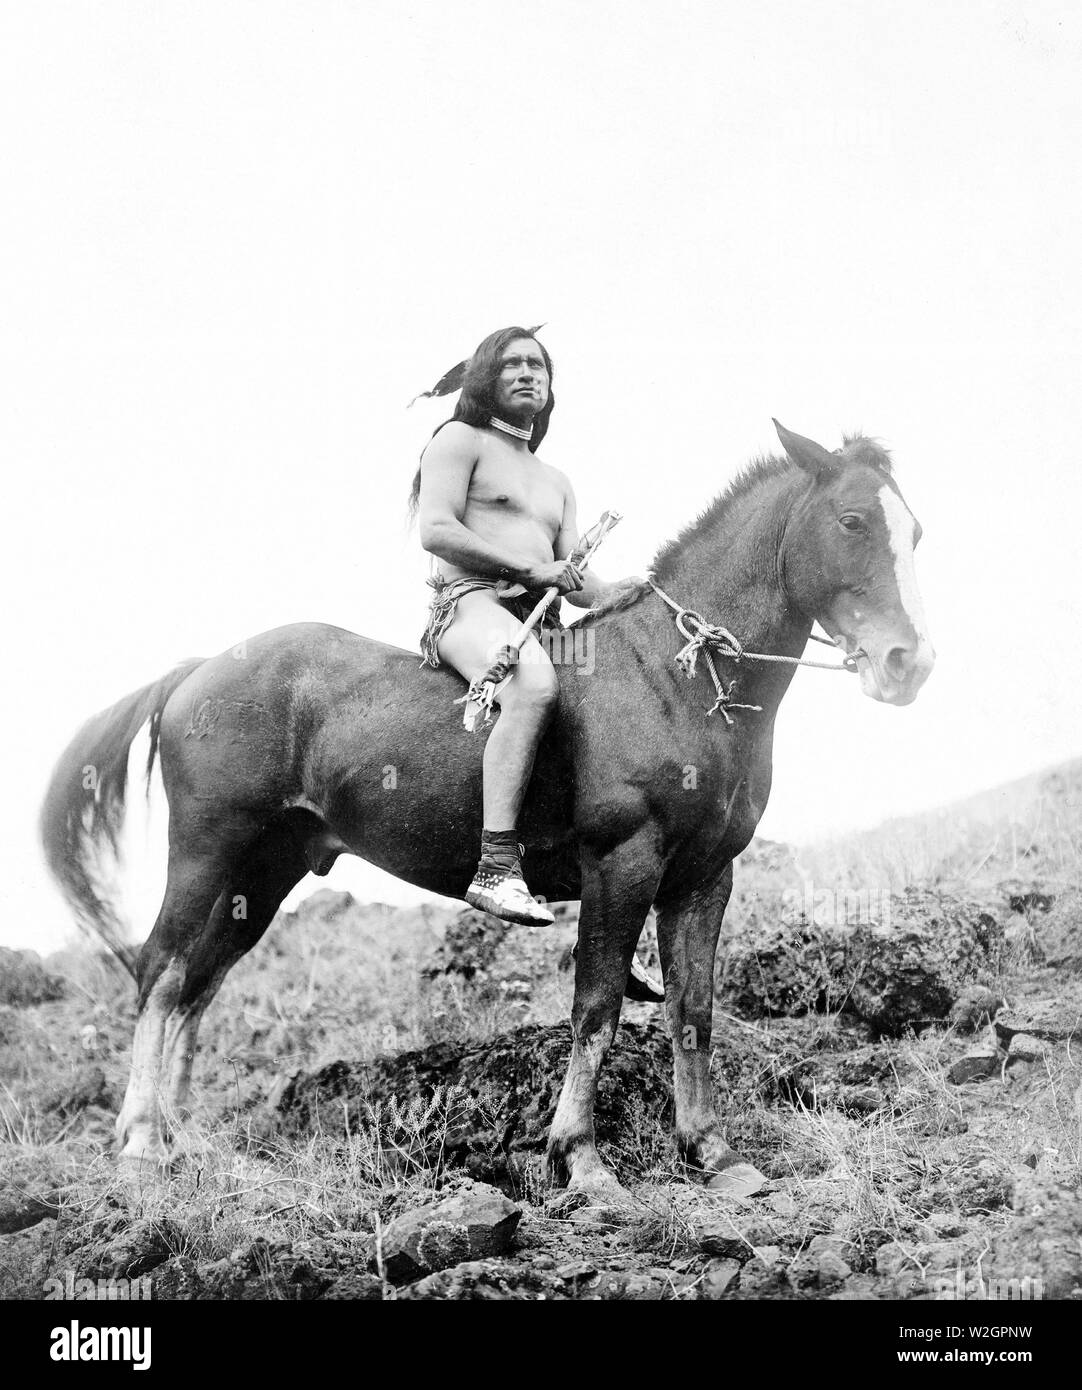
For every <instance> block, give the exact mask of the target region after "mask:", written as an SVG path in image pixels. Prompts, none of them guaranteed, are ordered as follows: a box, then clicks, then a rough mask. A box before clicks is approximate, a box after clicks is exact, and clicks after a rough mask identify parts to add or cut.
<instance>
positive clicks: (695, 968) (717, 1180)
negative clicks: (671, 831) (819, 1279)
mask: <svg viewBox="0 0 1082 1390" xmlns="http://www.w3.org/2000/svg"><path fill="white" fill-rule="evenodd" d="M732 886H733V870H732V865H731V864H730V865H728V866H727V867H726V868H725V869H724V870H722V871H721V873H720V874H719V876H718V878H717V881H716V884H715V885H714V886H713V889H712V891H711V889H709V888H706V889H700V890H699V891H697V892H696V894H695V895H694V897H693V898H692V899H691V900H689V901H686V902H681V903H679V904H678V905H677V904H666V903H665V902H664V901H662V902H661V903H659V904H658V912H657V941H658V950H659V953H660V955H661V968H662V972H663V974H664V979H665V1010H666V1013H667V1014H668V1020H669V1034H670V1036H671V1038H672V1047H673V1081H674V1093H675V1099H676V1140H677V1146H678V1148H679V1150H680V1152H681V1154H682V1156H683V1157H684V1159H685V1161H686V1162H687V1163H689V1164H691V1165H693V1166H694V1167H695V1168H698V1169H699V1170H700V1171H701V1172H702V1173H703V1175H704V1176H705V1178H706V1179H707V1185H708V1186H709V1187H710V1188H711V1189H712V1190H714V1191H717V1192H721V1193H730V1194H732V1195H734V1196H741V1197H747V1196H751V1195H752V1193H754V1192H758V1191H759V1190H760V1189H761V1188H762V1186H763V1184H764V1182H765V1181H766V1179H765V1178H764V1177H763V1175H762V1174H761V1173H760V1172H759V1171H758V1170H757V1169H756V1168H754V1167H753V1166H752V1165H751V1164H750V1163H748V1162H747V1161H746V1160H745V1159H744V1158H742V1157H741V1156H740V1155H739V1154H738V1153H735V1152H734V1151H733V1150H732V1149H731V1148H730V1147H729V1145H728V1143H727V1142H726V1140H725V1136H724V1134H723V1132H722V1128H721V1124H720V1122H719V1120H718V1115H717V1110H716V1108H715V1105H714V1086H713V1080H712V1078H711V1076H710V1038H711V1029H712V1026H713V1014H714V957H715V954H716V953H717V945H718V935H719V933H720V931H721V923H722V918H723V917H724V915H725V908H726V905H727V904H728V901H729V894H730V893H731V892H732Z"/></svg>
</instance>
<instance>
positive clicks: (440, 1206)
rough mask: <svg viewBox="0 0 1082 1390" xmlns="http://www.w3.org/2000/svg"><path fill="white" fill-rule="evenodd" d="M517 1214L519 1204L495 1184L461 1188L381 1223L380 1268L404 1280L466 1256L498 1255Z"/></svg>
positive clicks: (505, 1245) (507, 1241)
mask: <svg viewBox="0 0 1082 1390" xmlns="http://www.w3.org/2000/svg"><path fill="white" fill-rule="evenodd" d="M521 1217H522V1209H521V1207H519V1206H516V1204H515V1203H514V1202H512V1201H509V1200H508V1198H507V1197H505V1196H504V1194H503V1193H502V1192H498V1191H497V1190H496V1189H495V1188H493V1187H488V1186H486V1185H485V1184H483V1183H474V1184H472V1185H470V1186H469V1187H464V1188H461V1189H460V1190H459V1191H457V1192H454V1193H453V1194H452V1195H451V1196H449V1197H443V1198H441V1199H440V1200H438V1201H435V1202H428V1203H426V1204H425V1205H424V1206H421V1207H415V1208H414V1209H413V1210H412V1211H408V1212H406V1213H405V1214H404V1215H402V1216H399V1217H396V1218H395V1219H394V1220H393V1221H392V1222H391V1223H390V1224H389V1225H388V1226H387V1227H386V1228H385V1229H384V1231H383V1236H382V1240H381V1242H380V1249H381V1253H382V1262H383V1269H384V1272H385V1273H386V1275H387V1278H388V1279H391V1280H392V1281H394V1282H395V1283H407V1282H410V1281H412V1280H414V1279H421V1278H423V1277H424V1276H425V1275H427V1274H432V1273H435V1272H436V1271H438V1270H441V1269H448V1268H450V1267H451V1266H452V1265H457V1264H461V1263H462V1262H464V1261H467V1260H481V1259H486V1258H489V1257H491V1256H495V1255H502V1254H503V1253H504V1251H505V1250H506V1249H507V1248H508V1246H509V1245H510V1244H511V1241H512V1239H513V1237H514V1234H515V1231H516V1229H517V1227H518V1223H519V1221H520V1219H521Z"/></svg>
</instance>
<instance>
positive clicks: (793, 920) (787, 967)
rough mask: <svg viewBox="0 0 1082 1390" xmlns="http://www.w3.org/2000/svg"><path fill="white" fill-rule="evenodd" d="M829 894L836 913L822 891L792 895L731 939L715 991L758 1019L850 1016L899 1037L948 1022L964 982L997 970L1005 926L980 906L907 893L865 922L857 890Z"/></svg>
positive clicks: (880, 901)
mask: <svg viewBox="0 0 1082 1390" xmlns="http://www.w3.org/2000/svg"><path fill="white" fill-rule="evenodd" d="M798 896H799V895H798ZM826 896H827V897H828V898H829V899H830V901H829V903H828V904H827V905H826V906H830V907H831V908H832V911H830V912H828V911H826V910H825V909H824V906H823V905H822V904H819V903H818V897H819V895H812V894H811V893H806V894H805V895H804V899H803V900H802V901H797V899H796V898H794V896H793V895H792V893H786V894H785V895H783V899H782V900H781V901H780V902H779V904H778V910H777V912H776V913H775V914H773V916H771V915H770V914H760V915H759V917H758V919H757V920H752V922H751V924H750V927H749V930H748V931H747V932H745V933H741V934H740V935H739V936H738V937H733V938H732V939H730V940H729V941H728V942H727V943H726V945H725V947H724V948H723V951H722V952H721V954H720V957H719V972H718V988H719V992H720V994H721V997H722V998H723V999H724V1000H725V1002H726V1004H727V1005H728V1007H730V1008H732V1009H733V1010H734V1011H736V1012H738V1013H741V1014H743V1015H745V1016H752V1017H754V1016H759V1015H763V1014H766V1015H776V1014H800V1013H806V1012H809V1011H812V1010H826V1011H831V1012H836V1011H843V1012H846V1013H850V1014H855V1015H856V1016H857V1017H858V1018H860V1019H862V1020H863V1021H864V1022H865V1023H867V1024H868V1025H870V1027H871V1028H872V1030H873V1031H874V1032H875V1033H876V1034H877V1035H880V1034H887V1035H896V1034H898V1033H900V1032H902V1031H904V1030H905V1028H906V1027H908V1026H912V1025H917V1024H924V1023H930V1022H937V1021H940V1020H942V1019H945V1018H946V1017H947V1016H948V1013H949V1011H950V1008H951V1005H952V1004H953V1003H954V1001H955V1000H956V999H957V998H958V996H959V994H960V993H961V990H962V988H963V986H964V985H965V984H967V983H971V982H973V981H975V980H977V978H978V977H979V976H981V975H987V976H991V975H993V974H994V972H995V971H996V969H997V968H998V964H999V956H1000V952H1001V950H1002V947H1003V926H1002V923H1001V921H1000V920H999V919H998V918H997V917H996V916H995V915H994V914H993V913H992V912H991V911H990V910H989V909H988V908H987V907H986V906H984V905H983V904H980V903H977V902H976V901H973V900H969V899H965V898H960V897H955V896H953V895H951V894H946V893H936V892H931V891H928V890H924V889H916V888H910V889H908V890H907V891H906V892H905V893H903V894H898V895H894V896H888V895H886V894H877V895H876V897H875V900H874V904H872V905H873V906H874V907H875V909H876V910H877V911H878V912H879V913H880V920H866V918H867V915H868V911H870V908H868V905H867V904H865V901H864V898H863V897H862V896H861V895H860V894H859V893H857V892H852V893H846V892H842V891H841V890H839V891H838V892H837V893H834V894H827V895H826ZM866 896H868V897H869V900H870V899H871V895H866ZM866 909H867V910H866Z"/></svg>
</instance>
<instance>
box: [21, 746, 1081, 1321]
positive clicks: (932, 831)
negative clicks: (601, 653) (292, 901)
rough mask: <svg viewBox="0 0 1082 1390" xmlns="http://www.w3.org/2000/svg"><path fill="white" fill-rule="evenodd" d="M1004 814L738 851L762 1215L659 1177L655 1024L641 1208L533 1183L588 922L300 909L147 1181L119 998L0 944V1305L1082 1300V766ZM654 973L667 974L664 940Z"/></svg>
mask: <svg viewBox="0 0 1082 1390" xmlns="http://www.w3.org/2000/svg"><path fill="white" fill-rule="evenodd" d="M1008 790H1009V791H1010V795H1006V794H1005V795H1004V796H1003V797H1001V798H1000V799H999V800H996V799H994V798H993V799H992V802H991V803H990V805H986V806H983V807H972V806H971V807H968V808H959V809H956V811H955V812H954V813H952V816H951V817H950V818H949V819H948V820H946V821H944V820H937V821H934V822H933V821H932V820H931V819H930V818H925V820H924V821H923V822H916V821H914V822H904V823H899V824H898V825H897V826H895V827H893V828H891V827H887V828H885V830H884V831H883V832H881V833H880V834H879V835H876V834H872V835H868V836H863V837H856V838H855V840H854V841H853V842H852V843H850V844H848V845H846V846H844V847H838V846H833V847H830V846H826V847H818V848H816V849H815V850H814V851H808V852H803V853H802V854H801V855H800V857H799V860H798V859H797V857H796V856H794V855H793V854H792V853H791V852H790V851H788V850H787V849H786V848H785V847H783V846H771V845H765V844H756V845H753V846H752V848H751V850H750V851H749V852H748V854H747V855H745V856H744V857H743V858H742V861H741V863H740V864H739V865H738V873H737V892H736V893H735V895H734V901H733V904H732V907H731V908H730V913H729V917H728V920H727V923H726V930H725V933H724V936H723V941H722V945H721V948H720V949H719V953H718V959H717V967H716V983H717V1021H716V1027H715V1036H714V1040H713V1043H714V1055H713V1074H714V1078H715V1083H716V1088H717V1092H718V1101H719V1106H720V1109H721V1112H722V1114H723V1115H724V1116H725V1117H726V1120H727V1126H728V1132H729V1137H730V1140H731V1142H732V1143H733V1145H734V1147H736V1148H738V1149H740V1150H741V1151H742V1152H743V1153H744V1154H745V1155H746V1156H747V1157H748V1158H750V1159H751V1160H752V1161H753V1162H754V1163H755V1164H756V1165H757V1166H758V1167H759V1168H760V1170H761V1171H762V1172H763V1173H765V1174H766V1175H767V1177H768V1178H769V1182H768V1185H767V1188H766V1190H765V1191H764V1192H763V1193H762V1194H760V1195H758V1196H756V1197H754V1198H749V1199H745V1200H736V1199H718V1198H714V1197H708V1196H707V1194H706V1193H705V1192H704V1190H703V1189H702V1188H701V1187H700V1186H698V1185H697V1184H696V1183H695V1182H694V1180H693V1175H690V1174H688V1173H686V1172H685V1171H684V1170H683V1168H682V1166H681V1164H680V1163H679V1161H678V1159H677V1157H676V1155H675V1152H674V1149H673V1145H672V1139H671V1120H672V1114H671V1109H672V1092H671V1083H670V1055H671V1053H670V1046H669V1040H668V1037H667V1036H666V1033H665V1028H664V1022H663V1018H662V1015H661V1011H660V1010H659V1009H657V1008H656V1007H655V1006H652V1005H645V1004H644V1005H632V1004H629V1005H627V1006H626V1008H625V1014H624V1019H625V1022H624V1024H623V1026H622V1027H621V1030H620V1033H619V1035H618V1038H617V1041H616V1043H615V1045H614V1048H613V1051H612V1054H611V1056H610V1059H609V1062H608V1064H607V1067H606V1070H605V1073H604V1076H603V1081H602V1084H601V1090H600V1095H599V1100H598V1110H597V1118H598V1131H599V1136H600V1139H601V1147H602V1152H603V1154H604V1156H605V1157H606V1158H607V1159H608V1161H609V1162H611V1164H612V1165H613V1167H614V1168H615V1169H616V1171H617V1173H618V1175H619V1176H620V1178H621V1180H622V1181H623V1182H624V1183H625V1185H626V1186H628V1187H629V1188H630V1189H631V1191H632V1192H633V1194H634V1197H635V1202H636V1205H635V1206H634V1207H632V1208H631V1209H629V1210H625V1211H619V1212H615V1211H607V1210H604V1209H595V1208H592V1207H590V1206H588V1205H578V1204H576V1203H575V1202H574V1201H573V1200H569V1199H568V1197H567V1195H566V1194H562V1193H559V1192H553V1191H552V1190H551V1189H549V1188H547V1187H546V1185H545V1183H544V1181H543V1178H542V1172H541V1155H542V1151H543V1147H544V1138H545V1133H546V1130H547V1127H548V1123H549V1121H550V1119H551V1116H552V1112H553V1109H554V1106H555V1100H556V1095H557V1093H558V1089H559V1085H560V1082H561V1080H562V1075H563V1069H564V1066H565V1063H566V1060H567V1055H568V1051H569V1048H570V1037H569V1031H568V1027H567V1023H566V1019H567V1016H568V1013H569V1009H570V996H571V989H572V971H573V961H572V959H571V955H570V951H571V947H572V945H573V943H574V939H575V932H576V914H575V907H574V905H567V906H564V907H561V909H560V911H559V915H558V921H557V924H556V926H555V927H554V928H552V929H547V930H540V929H539V930H529V929H523V928H518V927H508V926H507V925H506V924H503V923H500V922H497V921H495V920H494V919H491V918H485V917H483V916H481V915H480V914H477V913H475V912H471V911H462V912H460V911H458V910H457V909H448V908H443V907H436V906H433V907H428V908H418V909H409V910H395V909H391V908H387V907H381V906H378V905H377V906H371V905H368V906H364V905H358V904H355V903H354V902H353V901H352V900H351V899H350V898H349V897H348V895H344V894H335V893H328V892H323V893H320V894H317V895H316V896H315V897H313V898H312V899H309V900H308V901H307V902H306V903H304V904H302V907H301V910H300V911H299V912H298V913H296V914H294V915H292V916H287V917H283V919H282V920H281V921H280V922H279V923H278V924H277V925H276V927H275V928H274V929H273V930H272V932H271V933H270V934H269V936H268V938H267V940H266V941H265V943H264V944H263V945H262V946H261V947H260V948H259V950H258V951H257V952H256V953H254V955H253V956H252V957H250V958H249V959H248V960H246V961H245V962H243V963H242V964H241V965H240V966H238V967H237V969H236V970H235V971H234V973H233V975H232V976H231V977H230V978H229V980H228V981H227V982H226V985H225V987H224V989H223V992H222V995H221V997H220V999H219V1001H218V1002H217V1004H216V1005H215V1006H214V1008H213V1009H212V1011H211V1013H210V1015H209V1016H208V1019H207V1022H206V1024H205V1025H204V1035H203V1039H204V1046H203V1050H202V1056H201V1062H200V1064H199V1066H198V1067H197V1072H196V1087H197V1098H196V1103H195V1108H194V1113H193V1115H192V1117H191V1120H190V1122H189V1124H188V1127H187V1129H186V1131H185V1133H184V1134H183V1136H182V1139H181V1141H180V1144H179V1146H178V1160H177V1163H176V1164H175V1167H174V1170H173V1172H172V1173H171V1174H169V1175H167V1176H164V1177H148V1176H147V1175H145V1174H144V1175H142V1176H140V1175H132V1174H127V1173H124V1172H122V1171H120V1170H118V1168H117V1166H116V1164H115V1162H114V1160H113V1158H112V1156H111V1153H110V1147H109V1146H110V1142H111V1125H112V1119H113V1116H114V1115H115V1112H116V1110H117V1108H118V1105H119V1100H120V1095H121V1093H122V1090H123V1084H124V1077H125V1070H126V1062H127V1048H128V1046H129V1043H130V1036H131V1027H132V1020H133V998H132V989H131V984H130V981H129V980H128V978H127V977H126V975H124V973H123V972H122V971H121V970H120V969H119V968H118V967H116V966H115V965H114V964H113V963H112V962H111V961H109V960H108V959H106V958H103V957H101V956H99V955H96V954H94V953H92V952H90V951H88V950H85V949H84V950H76V951H70V952H67V953H63V954H61V955H59V956H57V957H53V958H51V959H50V960H48V961H46V962H44V963H43V962H41V961H38V960H36V959H34V958H32V957H29V956H27V955H24V954H19V953H3V954H0V1081H2V1086H0V1125H2V1129H0V1135H2V1137H3V1139H4V1141H5V1142H4V1143H3V1147H2V1151H0V1294H2V1295H3V1296H5V1297H9V1298H10V1297H22V1298H37V1297H40V1296H41V1292H42V1288H43V1286H44V1284H45V1281H46V1280H47V1279H50V1278H61V1279H64V1278H67V1279H74V1280H79V1279H90V1280H101V1279H105V1280H108V1279H119V1278H128V1279H133V1278H139V1277H149V1278H150V1279H151V1281H152V1286H153V1290H154V1297H156V1298H187V1299H192V1298H205V1299H227V1298H242V1299H244V1298H249V1299H250V1298H260V1299H262V1298H286V1299H311V1298H335V1299H340V1298H364V1299H369V1298H370V1299H383V1298H388V1297H393V1298H399V1299H401V1298H480V1299H503V1298H516V1299H517V1298H526V1299H538V1298H556V1299H576V1298H594V1299H612V1298H617V1299H625V1298H632V1299H635V1298H683V1299H703V1298H705V1299H718V1298H724V1299H736V1300H739V1299H747V1298H754V1299H766V1298H769V1299H821V1298H829V1299H854V1298H856V1299H867V1298H891V1299H896V1298H930V1297H943V1296H954V1297H958V1296H961V1297H968V1298H979V1297H982V1296H985V1297H987V1296H995V1295H996V1294H997V1292H1003V1291H1006V1290H1008V1289H1010V1288H1012V1287H1013V1290H1014V1292H1015V1294H1016V1295H1017V1294H1018V1293H1019V1292H1020V1293H1021V1294H1022V1295H1023V1296H1025V1295H1026V1294H1027V1293H1029V1294H1039V1296H1042V1297H1044V1298H1078V1297H1082V1198H1080V1195H1079V1184H1080V1169H1079V1160H1080V1147H1082V1067H1080V1058H1082V881H1080V880H1082V876H1080V860H1079V845H1080V843H1082V836H1080V834H1079V829H1080V827H1082V767H1080V766H1079V765H1078V764H1074V765H1071V766H1069V767H1066V768H1063V769H1059V770H1057V771H1056V772H1055V773H1053V774H1050V775H1048V776H1045V777H1044V778H1040V779H1031V781H1030V782H1028V783H1026V784H1025V785H1024V786H1023V787H1022V788H1014V789H1008ZM900 857H901V858H903V859H904V861H905V862H904V863H899V858H900ZM640 952H641V956H642V959H643V961H644V963H646V964H647V965H648V966H651V965H656V959H655V956H654V951H653V945H652V936H651V933H650V931H649V930H648V931H647V933H646V934H645V935H644V940H643V943H642V945H641V947H640ZM1012 1281H1013V1285H1012ZM1027 1281H1028V1282H1027ZM1038 1281H1039V1282H1038Z"/></svg>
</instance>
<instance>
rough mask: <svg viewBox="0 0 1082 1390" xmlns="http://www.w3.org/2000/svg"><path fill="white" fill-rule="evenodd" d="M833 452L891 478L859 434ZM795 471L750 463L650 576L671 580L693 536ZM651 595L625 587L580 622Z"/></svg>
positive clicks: (761, 460) (786, 465)
mask: <svg viewBox="0 0 1082 1390" xmlns="http://www.w3.org/2000/svg"><path fill="white" fill-rule="evenodd" d="M834 452H835V453H836V454H837V455H838V457H839V458H840V459H842V460H844V462H846V463H855V464H864V465H866V466H868V467H871V468H877V469H879V471H880V472H881V473H883V474H885V475H886V476H887V477H888V478H889V477H892V476H893V472H894V465H893V463H892V462H891V457H890V454H889V452H888V451H887V450H886V449H885V448H884V447H883V445H882V444H880V443H879V441H878V440H877V439H872V438H870V437H869V436H868V435H864V434H860V433H856V434H847V435H843V436H842V447H841V448H840V449H836V450H835V451H834ZM797 471H798V467H797V465H796V464H795V463H793V462H792V460H791V459H790V458H788V457H787V456H786V455H785V454H760V455H759V456H758V457H757V458H754V459H752V461H751V462H750V463H748V464H746V465H745V466H744V467H743V468H742V469H741V470H740V472H739V473H738V474H737V475H736V477H735V478H733V480H732V481H731V482H730V483H729V484H728V486H727V487H725V488H724V489H723V490H722V491H721V492H719V493H718V495H717V496H716V497H715V498H714V500H713V501H712V502H710V503H709V504H708V505H707V506H706V507H704V509H703V510H702V511H701V512H700V513H699V515H698V516H697V517H696V518H695V519H694V521H690V522H689V523H688V524H687V526H685V527H684V528H683V530H682V531H680V532H679V533H678V534H677V535H676V536H674V537H673V539H672V540H669V541H666V542H665V543H664V544H663V545H662V546H661V547H660V548H659V550H658V551H657V554H656V555H655V556H654V558H653V560H652V561H651V564H650V568H649V573H650V574H651V575H653V577H654V578H655V579H656V580H657V582H658V583H659V584H664V583H665V581H666V580H667V579H670V578H671V577H672V574H673V571H674V570H675V568H676V565H677V562H678V561H679V559H680V557H681V556H682V555H683V554H684V552H685V550H686V549H687V546H688V545H689V543H690V542H692V541H693V540H694V539H695V537H696V536H700V535H702V534H703V533H704V532H705V531H708V530H710V529H711V528H712V527H713V526H714V525H716V523H717V522H718V521H719V520H720V519H721V517H722V516H724V514H725V512H726V511H727V510H728V509H729V507H731V506H732V504H733V503H734V502H736V501H738V500H739V499H740V498H742V497H746V496H747V495H748V493H749V492H754V491H755V489H756V488H757V487H759V486H760V485H761V484H762V483H764V482H766V481H767V480H768V479H770V478H776V477H778V476H779V475H780V474H782V473H795V472H797ZM650 592H651V589H650V586H649V585H648V584H646V583H643V584H642V585H641V586H640V587H638V588H632V587H628V588H627V589H625V590H624V591H623V592H622V593H621V594H620V596H619V597H618V598H617V599H616V600H615V602H611V603H606V602H602V603H599V604H598V605H597V606H596V607H595V608H591V609H590V611H589V612H588V613H587V614H586V618H585V619H583V621H587V620H590V619H592V618H596V617H601V616H602V615H603V614H605V613H611V612H618V611H620V610H622V609H624V608H630V607H631V606H632V604H635V603H637V602H638V601H639V599H640V598H642V597H644V596H645V595H646V594H648V593H650Z"/></svg>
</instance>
